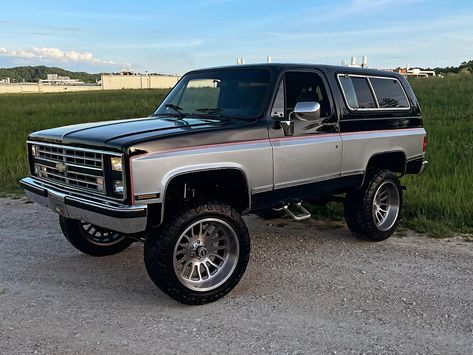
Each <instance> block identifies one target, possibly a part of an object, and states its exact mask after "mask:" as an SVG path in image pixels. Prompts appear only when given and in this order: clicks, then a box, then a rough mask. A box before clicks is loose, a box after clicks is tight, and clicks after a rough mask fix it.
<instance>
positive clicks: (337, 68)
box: [188, 63, 402, 78]
mask: <svg viewBox="0 0 473 355" xmlns="http://www.w3.org/2000/svg"><path fill="white" fill-rule="evenodd" d="M251 68H267V69H270V70H273V71H276V72H280V71H282V70H287V69H318V70H320V71H322V72H324V73H326V74H338V73H341V74H358V75H373V76H387V77H396V78H399V77H402V75H401V74H399V73H396V72H390V71H386V70H379V69H369V68H359V67H348V66H341V65H328V64H307V63H301V64H297V63H259V64H258V63H256V64H236V65H226V66H220V67H211V68H205V69H197V70H192V71H190V72H188V74H189V73H198V72H202V71H211V70H232V69H251Z"/></svg>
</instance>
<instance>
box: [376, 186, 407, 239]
mask: <svg viewBox="0 0 473 355" xmlns="http://www.w3.org/2000/svg"><path fill="white" fill-rule="evenodd" d="M400 202H401V198H400V195H399V191H398V188H397V186H396V185H395V184H394V183H393V182H392V181H385V182H383V183H382V184H381V185H380V186H379V187H378V189H377V190H376V193H375V195H374V199H373V218H374V221H375V224H376V227H377V228H378V229H379V230H380V231H383V232H384V231H387V230H389V229H391V227H392V226H393V225H394V224H395V223H396V220H397V217H398V215H399V209H400Z"/></svg>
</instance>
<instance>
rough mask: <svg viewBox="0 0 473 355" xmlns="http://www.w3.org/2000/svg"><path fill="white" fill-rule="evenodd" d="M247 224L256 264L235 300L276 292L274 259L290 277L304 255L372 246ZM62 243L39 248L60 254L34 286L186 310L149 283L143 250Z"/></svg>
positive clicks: (39, 268)
mask: <svg viewBox="0 0 473 355" xmlns="http://www.w3.org/2000/svg"><path fill="white" fill-rule="evenodd" d="M245 221H246V223H247V224H248V228H249V230H250V234H251V237H252V258H251V261H250V264H249V266H248V270H247V272H246V274H245V276H244V277H243V280H242V282H241V283H240V284H239V285H238V286H237V287H236V288H235V290H233V291H232V293H230V294H229V295H228V296H227V298H231V299H235V298H236V299H238V298H240V297H251V298H253V297H256V298H258V297H259V296H260V293H261V290H265V289H272V288H273V287H276V286H277V284H278V282H277V280H275V279H273V278H272V277H268V274H271V272H272V271H271V263H267V262H268V260H269V259H271V258H272V256H276V255H279V256H281V257H282V258H281V260H280V261H279V267H280V268H282V269H286V270H289V273H290V274H291V273H293V272H296V271H297V268H296V267H295V265H293V263H292V261H291V259H290V257H289V255H290V254H298V253H302V254H303V257H304V258H306V259H309V261H310V260H315V259H317V251H318V250H320V249H321V247H322V246H323V249H327V248H330V246H337V245H338V246H341V245H344V246H347V247H349V248H350V249H352V248H353V249H357V248H359V247H360V246H362V247H363V248H366V246H367V245H374V244H373V243H368V242H364V241H360V240H357V239H356V238H354V237H353V236H352V235H351V234H350V233H349V231H348V230H347V229H346V228H345V227H344V224H343V223H341V222H327V221H316V220H308V221H305V222H295V221H292V220H290V219H285V218H281V219H276V220H272V221H267V220H263V219H261V218H259V217H256V216H253V215H249V216H246V217H245ZM61 238H63V236H62V234H56V233H54V234H53V235H51V237H50V238H47V239H46V240H44V242H45V243H44V244H43V245H42V246H38V248H40V249H45V250H48V249H49V250H52V249H56V250H57V253H56V254H55V255H48V257H46V258H45V259H46V260H44V259H43V260H42V261H41V263H37V264H36V265H35V266H34V268H35V270H36V275H35V280H36V281H39V282H41V283H47V284H51V283H52V284H54V286H56V287H65V288H69V289H74V292H75V293H81V292H83V294H84V295H83V296H84V297H86V296H87V295H89V294H90V293H91V292H92V293H94V294H97V296H96V297H99V298H102V297H104V298H105V299H106V300H107V301H109V300H110V298H111V299H112V300H116V301H117V302H120V303H122V302H124V303H129V302H132V303H133V304H138V303H139V304H146V305H147V306H152V305H159V306H164V307H175V308H182V307H186V306H182V305H181V304H179V303H178V302H176V301H174V300H172V299H171V298H169V297H168V296H166V295H165V294H164V293H163V292H161V291H160V290H159V289H158V288H157V287H156V286H155V285H154V284H153V283H152V282H151V280H150V279H149V277H148V275H147V272H146V269H145V267H144V263H143V246H142V245H141V244H139V243H135V244H133V245H132V246H131V247H130V248H128V249H127V250H125V251H123V252H122V253H120V254H117V255H114V256H106V257H100V258H97V257H92V256H87V255H83V254H80V253H79V252H76V251H75V250H74V249H73V248H72V247H69V245H68V244H67V242H66V241H65V240H64V243H62V242H60V240H61ZM48 244H50V245H48ZM286 255H287V256H288V257H286ZM300 281H301V282H302V283H304V281H303V280H300ZM293 282H294V283H297V282H298V280H297V279H294V280H293ZM104 301H105V300H104Z"/></svg>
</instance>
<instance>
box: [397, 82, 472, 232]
mask: <svg viewBox="0 0 473 355" xmlns="http://www.w3.org/2000/svg"><path fill="white" fill-rule="evenodd" d="M411 85H412V88H413V89H414V92H415V93H416V96H417V98H418V100H419V102H420V104H421V107H422V111H423V115H424V125H425V128H426V130H427V132H428V146H427V154H426V155H427V160H429V162H430V164H429V167H428V169H427V170H426V172H425V174H424V175H422V176H420V177H415V176H406V177H405V178H404V179H403V183H404V184H405V185H407V191H406V194H405V210H404V220H405V224H407V225H408V226H409V227H411V228H415V229H416V230H418V231H421V232H427V233H429V234H433V235H444V234H449V232H451V231H457V232H464V233H473V177H472V174H473V75H454V76H447V77H445V78H428V79H420V78H419V79H415V80H412V81H411Z"/></svg>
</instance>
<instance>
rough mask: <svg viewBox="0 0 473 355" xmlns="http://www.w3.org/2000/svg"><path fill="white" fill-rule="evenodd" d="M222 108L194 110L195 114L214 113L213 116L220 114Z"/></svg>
mask: <svg viewBox="0 0 473 355" xmlns="http://www.w3.org/2000/svg"><path fill="white" fill-rule="evenodd" d="M222 110H223V109H222V108H217V107H214V108H212V107H203V108H198V109H196V111H197V112H205V113H211V114H213V113H215V114H221V112H222Z"/></svg>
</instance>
